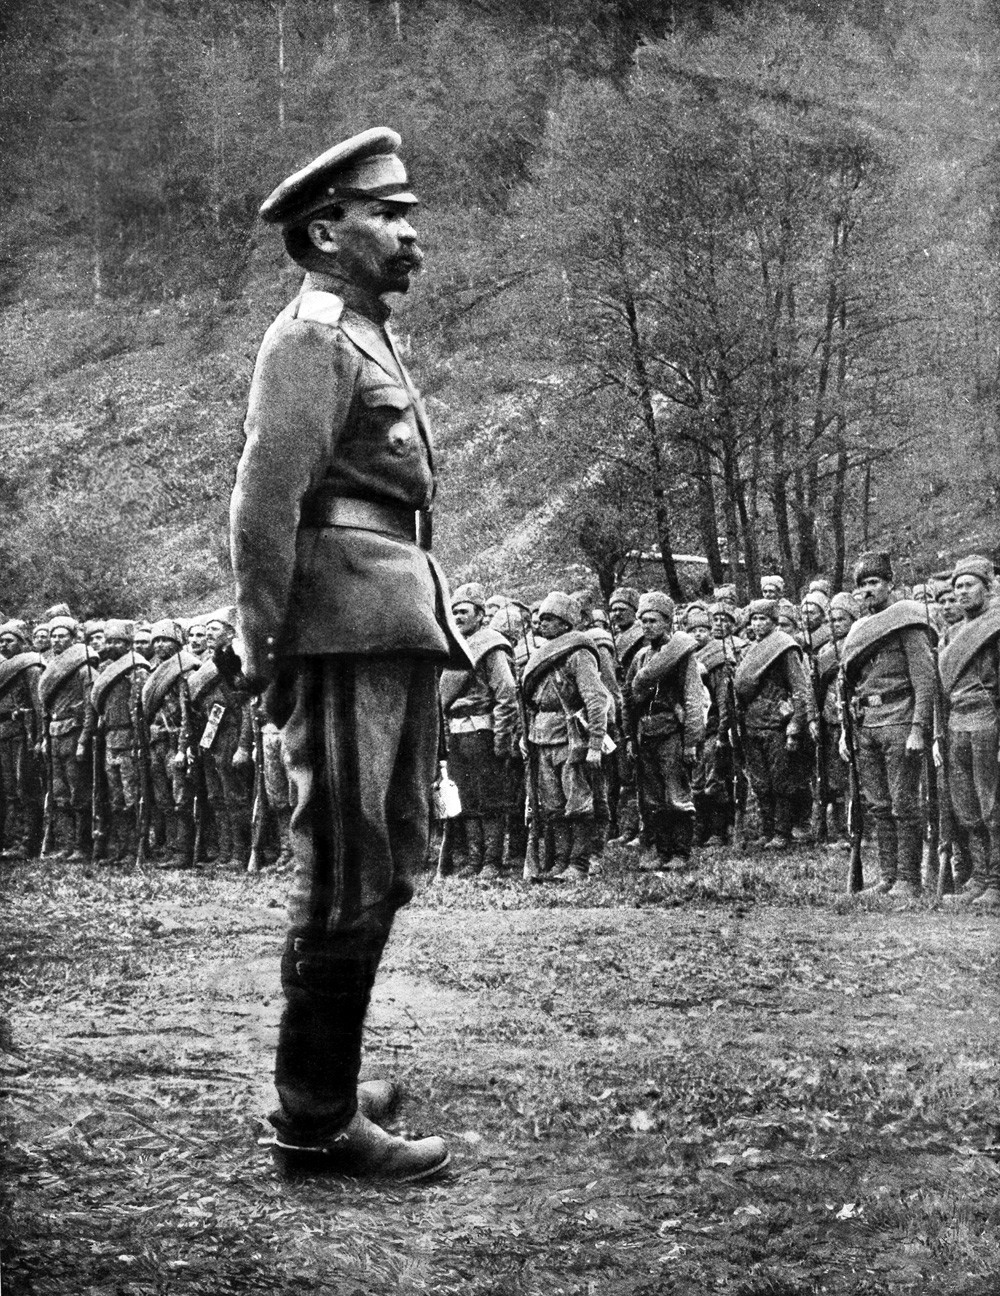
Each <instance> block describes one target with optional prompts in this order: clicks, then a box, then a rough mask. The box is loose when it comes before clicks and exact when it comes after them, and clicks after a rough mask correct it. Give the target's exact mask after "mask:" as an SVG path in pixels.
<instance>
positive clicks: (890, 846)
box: [861, 819, 899, 898]
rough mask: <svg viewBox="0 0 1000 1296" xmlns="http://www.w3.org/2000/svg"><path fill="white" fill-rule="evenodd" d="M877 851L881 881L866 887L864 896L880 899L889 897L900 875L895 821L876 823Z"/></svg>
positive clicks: (880, 820)
mask: <svg viewBox="0 0 1000 1296" xmlns="http://www.w3.org/2000/svg"><path fill="white" fill-rule="evenodd" d="M874 834H875V849H876V852H877V854H878V871H879V880H878V881H877V882H876V883H874V884H873V885H872V886H869V887H865V889H864V890H863V891H862V892H861V894H862V895H863V896H870V897H873V898H874V897H878V896H884V895H888V893H889V891H890V890H891V889H892V888H893V886H894V885H895V883H896V878H897V876H898V875H899V842H898V839H897V835H896V823H895V820H893V819H876V820H875V821H874Z"/></svg>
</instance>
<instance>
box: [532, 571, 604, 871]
mask: <svg viewBox="0 0 1000 1296" xmlns="http://www.w3.org/2000/svg"><path fill="white" fill-rule="evenodd" d="M579 619H580V606H579V604H578V603H577V602H576V601H575V599H572V598H570V597H569V595H568V594H564V593H562V592H561V591H558V590H557V591H554V592H553V593H551V594H549V595H548V596H547V597H546V598H545V599H543V601H542V604H541V606H540V607H539V609H538V633H539V636H540V637H541V639H543V640H544V641H545V642H544V643H543V644H542V645H541V647H539V648H537V649H536V650H535V651H534V652H533V653H532V654H531V657H530V658H529V660H528V664H527V666H526V667H525V671H524V681H523V686H524V697H525V703H526V705H527V708H528V716H529V727H528V735H527V738H528V742H529V743H530V744H531V745H532V746H533V747H534V748H535V750H536V756H537V769H538V798H539V808H540V813H541V817H542V823H541V825H540V831H539V844H540V846H541V847H542V854H543V861H542V873H543V874H544V875H546V876H549V877H553V878H557V879H559V880H561V881H565V882H581V881H583V880H584V879H585V878H586V877H587V872H588V868H589V859H590V855H591V853H592V851H593V836H594V792H593V784H592V780H593V778H594V775H595V772H596V773H597V774H599V773H600V769H601V749H602V747H603V745H604V736H605V733H606V724H607V714H608V710H607V704H608V694H607V690H606V689H605V688H604V685H603V684H602V683H601V676H600V671H599V658H598V651H597V645H596V644H595V643H594V641H593V639H591V638H590V636H589V635H587V634H584V632H583V631H582V630H577V629H575V628H574V627H575V626H576V624H577V622H578V621H579Z"/></svg>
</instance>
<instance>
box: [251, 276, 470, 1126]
mask: <svg viewBox="0 0 1000 1296" xmlns="http://www.w3.org/2000/svg"><path fill="white" fill-rule="evenodd" d="M332 286H333V281H331V280H327V279H326V278H325V277H324V276H322V275H316V274H309V275H307V276H306V279H305V282H304V285H303V290H302V292H301V293H300V294H299V296H298V297H297V298H296V299H295V300H294V301H293V302H292V303H291V304H290V305H289V306H288V307H287V308H286V309H285V310H284V311H282V312H281V314H280V315H279V316H278V318H277V319H276V320H275V322H274V323H273V324H272V326H271V327H270V329H269V330H268V332H267V334H266V336H265V338H264V341H263V343H262V345H261V349H260V353H259V355H258V357H257V365H256V368H255V371H254V377H253V384H252V387H251V391H250V402H249V410H248V413H247V420H246V437H247V440H246V447H245V449H244V452H243V457H242V459H241V460H240V465H239V469H238V471H237V479H236V487H235V490H234V492H233V499H232V506H231V515H230V517H231V530H230V536H231V549H232V557H233V569H234V572H235V575H236V588H237V606H238V608H239V615H240V624H241V628H242V632H243V636H244V642H245V648H246V653H245V661H244V670H245V673H246V674H247V676H248V677H249V678H250V679H251V680H268V679H273V684H272V687H271V694H270V705H271V713H272V717H273V718H274V719H276V720H277V721H278V722H279V723H280V724H282V726H283V729H284V738H285V749H286V752H287V756H288V773H289V778H290V781H291V783H292V785H293V788H294V794H293V799H294V802H295V809H294V811H293V814H292V822H291V840H292V846H293V851H294V859H295V881H294V889H293V894H292V897H291V903H290V920H291V929H290V931H289V934H288V938H287V942H286V946H285V953H284V958H283V960H282V985H283V988H284V992H285V1010H284V1014H283V1016H282V1021H281V1027H280V1031H279V1039H278V1055H277V1065H276V1072H275V1081H276V1085H277V1089H278V1095H279V1099H280V1104H281V1105H280V1109H279V1110H278V1111H277V1112H275V1113H274V1114H273V1116H272V1118H271V1119H272V1121H273V1123H274V1125H275V1127H276V1129H277V1131H278V1136H279V1138H281V1139H282V1140H283V1141H285V1142H291V1143H297V1144H304V1143H307V1144H321V1143H322V1142H323V1140H324V1139H328V1138H330V1137H331V1136H333V1135H335V1134H336V1133H337V1132H338V1131H339V1130H341V1129H342V1128H343V1126H344V1125H345V1124H346V1123H347V1122H348V1121H349V1120H350V1119H351V1117H352V1116H353V1114H354V1111H355V1109H356V1102H357V1099H356V1082H357V1076H358V1070H359V1067H360V1057H361V1047H360V1046H361V1030H362V1024H363V1021H364V1014H365V1009H366V1007H367V1003H368V997H369V994H370V991H371V987H372V984H373V982H374V978H375V972H376V969H377V967H378V963H379V959H380V957H381V953H382V948H383V946H384V944H385V941H386V940H387V939H388V936H389V931H390V928H391V926H392V921H393V916H394V914H395V911H396V909H397V908H398V907H399V906H400V905H402V904H405V903H406V902H407V901H408V900H409V898H410V896H411V895H412V892H413V884H412V881H411V875H412V874H413V873H414V871H416V870H419V869H420V868H422V867H423V863H424V860H425V858H426V855H427V846H428V839H429V832H430V814H431V790H432V785H433V781H434V776H435V772H436V765H437V748H438V701H437V673H438V670H439V668H440V667H441V666H443V665H444V664H446V663H447V662H449V661H450V662H451V663H452V664H453V665H456V666H459V667H462V666H467V665H468V664H469V658H468V654H467V653H466V652H465V650H464V648H463V646H462V645H461V643H460V637H459V635H458V632H457V629H456V628H455V627H454V624H453V622H452V621H451V619H450V610H449V608H448V599H447V594H446V589H445V583H444V579H443V576H442V575H441V574H440V571H439V569H438V568H437V566H436V564H435V563H434V561H433V559H431V557H430V555H429V553H427V552H426V550H425V549H424V548H422V547H420V546H419V545H418V544H417V542H416V541H417V515H418V513H420V515H421V520H422V522H423V520H425V519H426V517H427V513H426V511H427V510H428V509H429V507H430V504H431V501H432V499H433V496H434V470H433V463H432V458H431V448H430V440H429V432H428V427H427V421H426V417H425V415H424V411H423V407H422V404H421V402H420V398H419V396H418V394H417V392H416V390H415V389H414V387H413V384H412V382H411V381H410V378H409V375H408V374H407V372H406V370H405V368H404V366H403V364H402V362H401V360H400V359H399V356H398V354H397V352H396V350H395V345H394V343H393V340H392V338H391V335H390V334H389V333H388V332H387V330H386V327H385V325H386V320H387V317H388V313H389V312H388V310H387V309H386V308H385V307H384V306H383V305H382V303H381V302H379V301H377V300H372V299H370V298H368V297H366V296H365V295H364V294H362V293H360V292H356V291H354V290H352V289H349V288H346V287H344V286H343V285H341V284H338V285H337V286H338V291H340V292H343V293H345V294H348V295H347V296H345V297H340V296H337V295H335V294H334V293H333V292H331V291H328V288H329V287H332ZM421 536H422V538H423V539H424V540H425V542H427V541H428V539H429V537H428V536H427V534H426V530H425V529H423V527H422V531H421Z"/></svg>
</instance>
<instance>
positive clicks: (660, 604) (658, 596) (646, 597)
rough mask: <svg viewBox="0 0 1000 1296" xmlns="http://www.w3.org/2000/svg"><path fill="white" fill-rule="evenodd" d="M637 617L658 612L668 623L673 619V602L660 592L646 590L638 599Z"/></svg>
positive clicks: (667, 595) (668, 596)
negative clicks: (644, 613) (645, 613)
mask: <svg viewBox="0 0 1000 1296" xmlns="http://www.w3.org/2000/svg"><path fill="white" fill-rule="evenodd" d="M638 611H639V616H642V614H643V612H659V614H660V616H663V617H666V618H667V620H668V621H672V620H673V619H674V600H673V599H672V598H671V597H670V595H669V594H664V593H663V591H662V590H648V591H647V592H646V593H645V594H643V595H642V596H641V597H640V599H639V609H638Z"/></svg>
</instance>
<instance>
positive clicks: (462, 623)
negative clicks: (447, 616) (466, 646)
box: [452, 603, 483, 639]
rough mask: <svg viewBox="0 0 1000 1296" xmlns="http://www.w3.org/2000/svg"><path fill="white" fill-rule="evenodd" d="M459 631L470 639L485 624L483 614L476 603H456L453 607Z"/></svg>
mask: <svg viewBox="0 0 1000 1296" xmlns="http://www.w3.org/2000/svg"><path fill="white" fill-rule="evenodd" d="M452 612H453V613H454V616H455V624H456V625H457V626H458V629H459V632H460V633H461V634H462V635H464V637H465V638H466V639H468V637H469V635H471V634H475V632H476V631H477V630H478V629H479V627H480V626H481V625H482V624H483V614H482V612H481V611H480V609H479V608H477V607H476V605H475V603H456V604H455V606H454V607H453V608H452Z"/></svg>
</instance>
